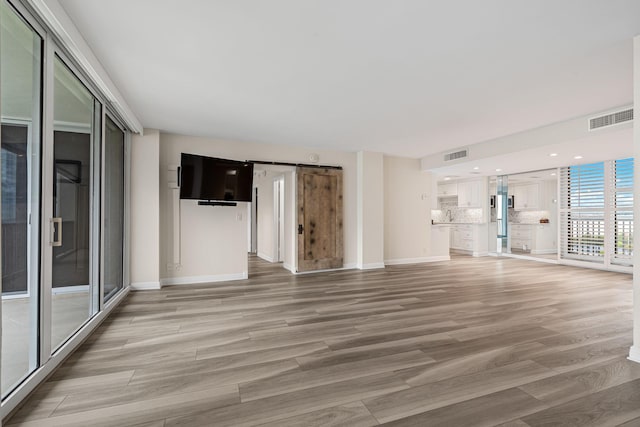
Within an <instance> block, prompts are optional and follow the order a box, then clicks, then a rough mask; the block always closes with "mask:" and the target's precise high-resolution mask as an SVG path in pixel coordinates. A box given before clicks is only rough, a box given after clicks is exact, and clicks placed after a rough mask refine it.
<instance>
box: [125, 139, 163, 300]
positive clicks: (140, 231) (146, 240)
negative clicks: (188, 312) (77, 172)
mask: <svg viewBox="0 0 640 427" xmlns="http://www.w3.org/2000/svg"><path fill="white" fill-rule="evenodd" d="M159 154H160V132H158V131H157V130H151V129H147V130H145V133H144V136H140V135H133V136H132V140H131V284H132V286H133V287H134V288H136V287H137V288H158V287H160V283H159V280H160V276H159V274H160V265H159V261H160V256H159V250H160V240H159V237H160V236H159V229H160V199H159V190H158V188H159V183H160V181H159V171H158V164H159ZM165 187H166V186H165Z"/></svg>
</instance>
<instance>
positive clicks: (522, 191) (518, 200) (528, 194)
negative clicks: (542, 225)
mask: <svg viewBox="0 0 640 427" xmlns="http://www.w3.org/2000/svg"><path fill="white" fill-rule="evenodd" d="M513 196H514V209H515V210H517V211H519V210H526V209H538V208H539V206H540V191H539V185H538V184H525V185H517V186H513Z"/></svg>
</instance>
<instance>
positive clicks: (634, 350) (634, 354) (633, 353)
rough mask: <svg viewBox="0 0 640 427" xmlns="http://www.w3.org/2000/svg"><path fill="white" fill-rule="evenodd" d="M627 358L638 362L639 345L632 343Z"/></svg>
mask: <svg viewBox="0 0 640 427" xmlns="http://www.w3.org/2000/svg"><path fill="white" fill-rule="evenodd" d="M627 359H629V360H631V361H632V362H636V363H640V347H637V346H635V345H632V346H631V347H630V348H629V357H627Z"/></svg>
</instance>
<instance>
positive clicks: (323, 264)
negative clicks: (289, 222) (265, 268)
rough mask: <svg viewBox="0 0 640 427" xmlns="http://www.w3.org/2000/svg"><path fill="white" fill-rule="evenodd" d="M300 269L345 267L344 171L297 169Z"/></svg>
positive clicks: (300, 270) (312, 269) (298, 269)
mask: <svg viewBox="0 0 640 427" xmlns="http://www.w3.org/2000/svg"><path fill="white" fill-rule="evenodd" d="M296 176H297V186H298V205H297V206H298V208H297V211H298V268H297V271H299V272H302V271H314V270H325V269H332V268H341V267H342V265H343V230H342V229H343V227H342V170H339V169H325V168H309V167H298V168H296Z"/></svg>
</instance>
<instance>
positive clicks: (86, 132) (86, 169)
mask: <svg viewBox="0 0 640 427" xmlns="http://www.w3.org/2000/svg"><path fill="white" fill-rule="evenodd" d="M53 95H54V98H53V118H54V123H53V162H54V164H53V182H52V183H51V188H50V191H52V193H53V203H52V206H51V207H50V209H51V210H50V212H51V216H50V220H49V227H50V230H49V245H50V246H51V247H52V250H53V253H52V256H51V348H52V350H53V351H55V349H57V348H58V347H59V346H60V345H61V344H62V343H64V342H65V341H66V339H67V338H69V337H70V336H71V335H72V334H73V333H74V332H75V331H76V330H78V329H79V328H80V327H81V326H82V325H83V324H84V323H85V322H86V321H87V320H88V319H90V318H91V316H92V315H93V314H95V312H96V311H97V307H96V304H95V302H94V296H95V295H96V289H95V288H96V287H97V285H98V282H97V280H96V277H97V276H96V275H95V268H96V262H95V261H94V260H95V258H96V256H97V253H96V251H95V248H96V246H95V242H94V240H95V239H97V238H98V236H97V235H95V233H92V229H94V227H95V226H96V224H95V221H96V219H97V218H96V217H95V216H92V212H97V211H99V204H98V200H97V197H95V179H96V172H95V168H96V162H95V160H94V157H95V156H96V154H97V153H99V149H98V147H99V146H100V145H99V144H100V141H99V133H98V132H96V130H98V129H100V128H101V126H100V123H99V122H97V120H99V117H100V114H99V106H96V102H95V98H94V97H93V95H92V94H91V92H89V90H88V89H87V88H86V87H85V86H84V85H83V84H82V82H81V81H80V80H79V79H78V78H77V77H76V76H75V75H74V74H73V73H72V72H71V70H70V69H69V68H67V66H66V65H65V64H64V62H63V61H62V59H60V58H59V57H58V56H56V58H55V64H54V93H53ZM97 109H98V111H96V110H97ZM97 118H98V119H97Z"/></svg>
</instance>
